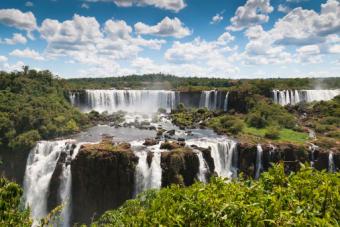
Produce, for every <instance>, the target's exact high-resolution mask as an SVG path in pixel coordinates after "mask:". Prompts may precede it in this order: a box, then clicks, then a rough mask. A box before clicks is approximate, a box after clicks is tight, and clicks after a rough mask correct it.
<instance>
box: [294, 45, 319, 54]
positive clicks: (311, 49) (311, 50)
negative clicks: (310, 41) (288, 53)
mask: <svg viewBox="0 0 340 227" xmlns="http://www.w3.org/2000/svg"><path fill="white" fill-rule="evenodd" d="M296 52H297V53H299V54H304V55H315V54H320V48H319V46H317V45H307V46H303V47H300V48H299V49H297V50H296Z"/></svg>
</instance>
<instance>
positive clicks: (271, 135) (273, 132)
mask: <svg viewBox="0 0 340 227" xmlns="http://www.w3.org/2000/svg"><path fill="white" fill-rule="evenodd" d="M264 136H265V137H266V138H268V139H278V138H280V130H279V129H278V128H277V127H269V128H267V132H266V133H265V135H264Z"/></svg>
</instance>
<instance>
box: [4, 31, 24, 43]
mask: <svg viewBox="0 0 340 227" xmlns="http://www.w3.org/2000/svg"><path fill="white" fill-rule="evenodd" d="M26 42H27V39H26V37H25V36H23V35H21V34H20V33H14V34H13V36H12V38H5V39H4V40H0V43H2V44H8V45H15V44H25V43H26Z"/></svg>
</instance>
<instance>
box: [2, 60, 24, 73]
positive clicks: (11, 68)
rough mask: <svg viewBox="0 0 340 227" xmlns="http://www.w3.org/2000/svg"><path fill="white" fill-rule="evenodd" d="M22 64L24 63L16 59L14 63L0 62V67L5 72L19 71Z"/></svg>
mask: <svg viewBox="0 0 340 227" xmlns="http://www.w3.org/2000/svg"><path fill="white" fill-rule="evenodd" d="M24 65H25V63H24V62H22V61H18V62H16V63H15V64H9V63H8V62H5V63H4V64H3V65H1V64H0V69H1V70H4V71H7V72H12V71H20V70H22V67H23V66H24Z"/></svg>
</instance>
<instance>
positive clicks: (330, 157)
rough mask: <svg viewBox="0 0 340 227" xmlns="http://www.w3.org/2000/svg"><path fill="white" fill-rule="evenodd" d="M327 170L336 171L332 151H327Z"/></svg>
mask: <svg viewBox="0 0 340 227" xmlns="http://www.w3.org/2000/svg"><path fill="white" fill-rule="evenodd" d="M328 171H329V172H331V173H334V172H335V171H336V168H335V163H334V157H333V152H329V155H328Z"/></svg>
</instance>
